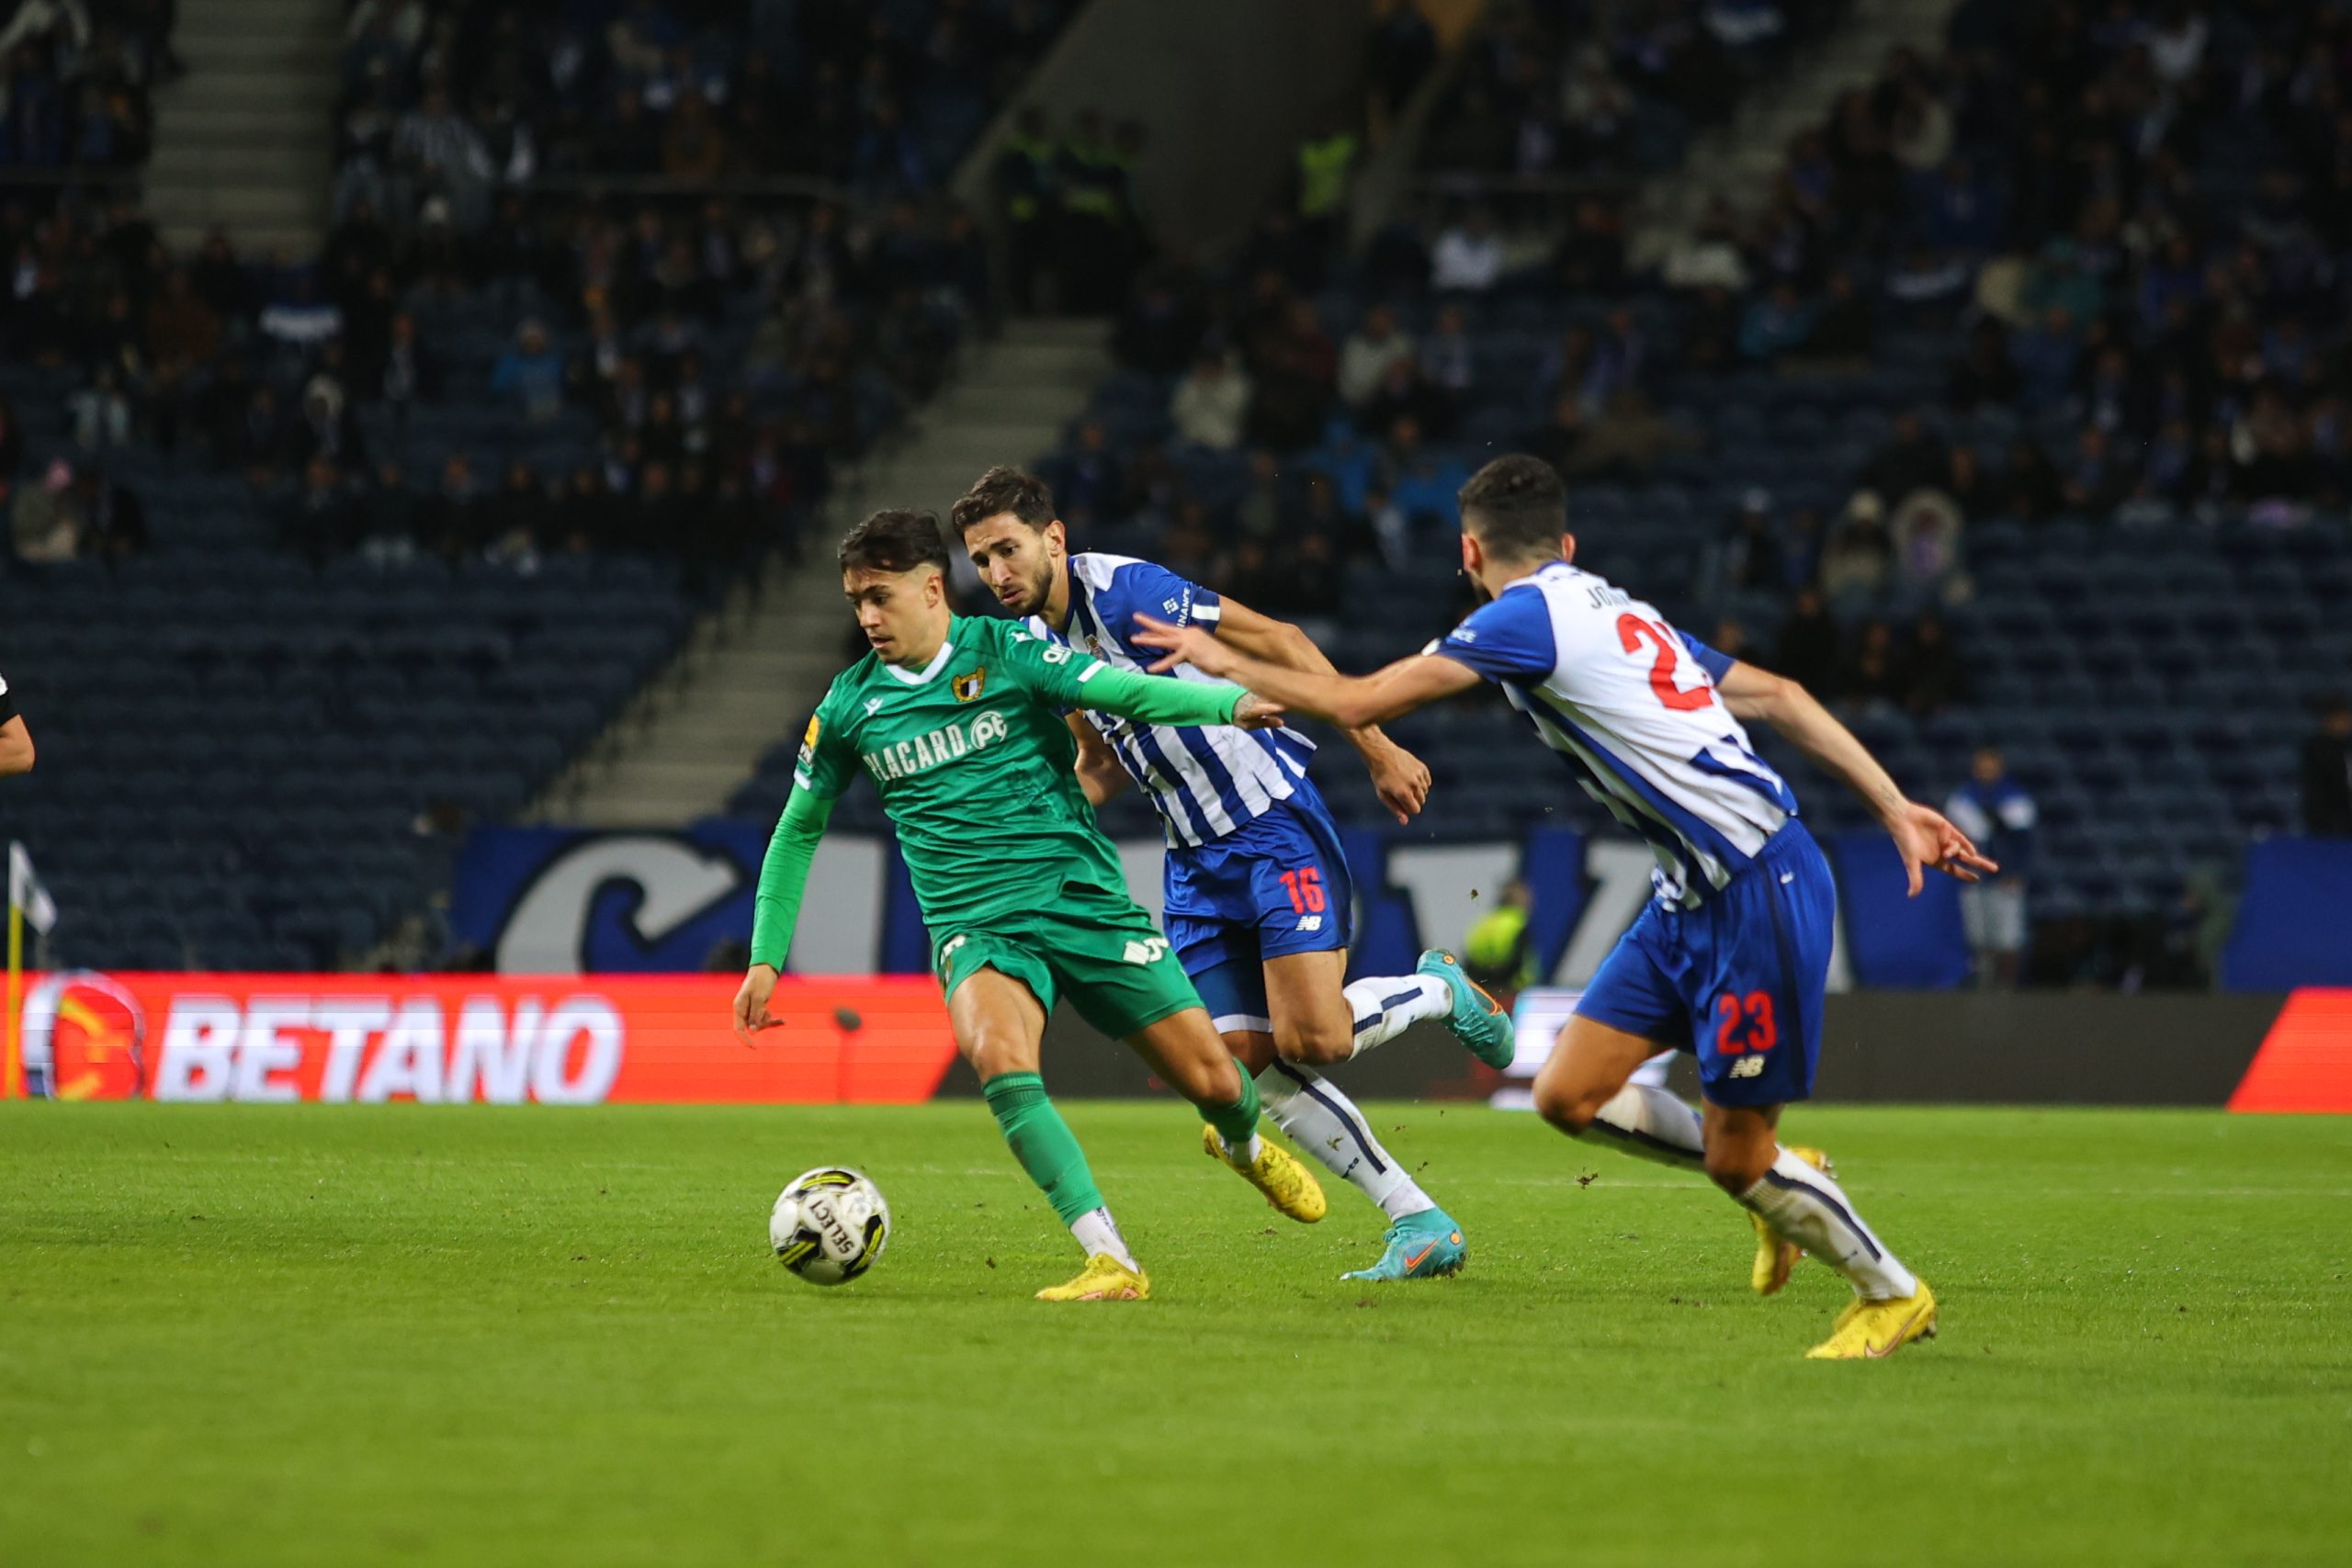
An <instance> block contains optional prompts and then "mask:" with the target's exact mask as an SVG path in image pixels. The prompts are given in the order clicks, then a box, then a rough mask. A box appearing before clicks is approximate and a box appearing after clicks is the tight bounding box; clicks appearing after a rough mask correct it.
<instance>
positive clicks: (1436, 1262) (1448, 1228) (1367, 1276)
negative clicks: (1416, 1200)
mask: <svg viewBox="0 0 2352 1568" xmlns="http://www.w3.org/2000/svg"><path fill="white" fill-rule="evenodd" d="M1469 1259H1470V1249H1469V1247H1465V1246H1464V1245H1463V1241H1462V1227H1461V1226H1460V1225H1457V1224H1454V1223H1453V1219H1452V1217H1451V1216H1449V1215H1448V1214H1447V1213H1446V1212H1445V1211H1444V1210H1443V1209H1424V1210H1422V1211H1421V1212H1420V1213H1418V1214H1408V1215H1406V1216H1405V1217H1404V1218H1403V1219H1401V1220H1398V1221H1397V1223H1396V1224H1393V1225H1390V1226H1389V1227H1388V1236H1387V1246H1386V1247H1385V1249H1383V1251H1382V1252H1381V1254H1380V1261H1379V1262H1377V1263H1375V1264H1374V1265H1373V1266H1372V1267H1371V1268H1369V1269H1352V1270H1351V1271H1350V1272H1348V1273H1345V1274H1342V1275H1340V1279H1342V1280H1435V1279H1438V1278H1440V1277H1442V1276H1443V1275H1447V1274H1459V1273H1461V1272H1462V1266H1463V1264H1464V1263H1466V1262H1468V1261H1469Z"/></svg>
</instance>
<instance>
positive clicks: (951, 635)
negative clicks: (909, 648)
mask: <svg viewBox="0 0 2352 1568" xmlns="http://www.w3.org/2000/svg"><path fill="white" fill-rule="evenodd" d="M955 657H956V632H955V628H954V627H952V626H951V627H949V628H948V633H947V637H946V639H945V640H944V641H943V642H942V643H941V644H940V645H939V651H938V652H937V653H934V654H933V655H932V656H931V662H930V663H928V664H926V665H924V666H923V667H922V669H921V670H918V671H914V672H912V673H909V672H908V671H904V670H901V669H899V667H898V666H897V665H895V664H892V663H891V662H889V661H888V660H884V661H883V664H882V668H883V669H885V670H888V671H889V672H890V673H891V674H893V675H896V676H897V677H898V678H899V680H901V681H903V682H906V683H907V684H908V685H910V686H920V685H922V684H923V683H925V682H928V681H929V680H930V679H931V678H932V677H933V675H936V674H938V673H939V672H940V671H942V670H944V669H945V668H947V661H948V660H951V659H953V658H955Z"/></svg>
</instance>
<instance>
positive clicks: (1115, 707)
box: [1065, 664, 1283, 729]
mask: <svg viewBox="0 0 2352 1568" xmlns="http://www.w3.org/2000/svg"><path fill="white" fill-rule="evenodd" d="M1065 700H1066V701H1068V702H1069V704H1070V705H1072V706H1075V707H1082V708H1095V709H1098V710H1100V711H1102V712H1103V713H1114V714H1117V715H1118V716H1120V717H1121V718H1132V719H1134V720H1135V721H1136V723H1138V724H1176V725H1200V724H1238V725H1239V726H1240V727H1241V728H1244V729H1279V728H1282V722H1283V721H1282V706H1281V705H1280V704H1278V703H1274V702H1270V701H1268V700H1266V698H1265V697H1263V696H1262V695H1258V694H1252V693H1250V692H1245V691H1243V690H1242V689H1241V688H1240V687H1239V686H1223V685H1218V686H1212V685H1209V684H1208V683H1206V682H1201V681H1155V680H1153V679H1152V678H1151V677H1150V676H1148V675H1145V674H1142V673H1140V672H1138V671H1133V670H1119V669H1114V667H1113V666H1111V665H1108V664H1095V665H1092V666H1091V667H1090V668H1089V669H1087V670H1085V671H1082V672H1080V674H1079V676H1078V677H1077V680H1076V682H1075V683H1074V685H1073V688H1072V690H1071V691H1070V692H1069V694H1067V696H1066V697H1065Z"/></svg>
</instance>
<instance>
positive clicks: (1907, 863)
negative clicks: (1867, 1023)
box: [1715, 662, 2001, 897]
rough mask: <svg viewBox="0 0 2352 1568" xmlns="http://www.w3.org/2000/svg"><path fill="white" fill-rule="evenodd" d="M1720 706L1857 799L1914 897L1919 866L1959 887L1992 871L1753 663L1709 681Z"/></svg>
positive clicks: (1813, 705)
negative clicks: (1768, 732)
mask: <svg viewBox="0 0 2352 1568" xmlns="http://www.w3.org/2000/svg"><path fill="white" fill-rule="evenodd" d="M1715 691H1716V694H1718V695H1720V696H1721V697H1722V698H1723V700H1724V706H1725V707H1727V708H1729V709H1730V710H1731V713H1732V716H1733V717H1734V718H1738V719H1750V718H1760V719H1762V720H1763V721H1764V722H1765V723H1767V724H1769V725H1770V726H1771V727H1772V728H1774V729H1777V730H1779V731H1780V732H1781V734H1782V735H1785V736H1787V737H1788V738H1789V740H1790V741H1791V742H1792V744H1793V745H1795V747H1796V749H1797V750H1800V751H1803V752H1804V754H1805V755H1806V756H1807V757H1809V758H1811V759H1812V760H1813V761H1814V762H1815V765H1816V766H1818V767H1819V768H1821V770H1822V771H1823V772H1825V773H1830V774H1832V775H1834V776H1835V777H1837V778H1838V780H1840V781H1841V782H1842V783H1844V784H1845V785H1846V787H1847V788H1849V789H1850V790H1852V791H1853V792H1854V793H1855V794H1856V795H1860V796H1861V797H1862V799H1863V801H1864V802H1865V803H1866V804H1868V805H1869V807H1870V808H1871V810H1872V811H1874V812H1876V813H1877V814H1878V819H1879V820H1880V821H1881V822H1883V823H1884V824H1885V826H1886V830H1887V831H1888V832H1889V833H1890V834H1892V835H1894V847H1895V849H1896V850H1897V851H1898V852H1900V853H1901V854H1902V856H1903V874H1904V876H1905V879H1906V880H1907V881H1908V882H1909V884H1910V889H1911V892H1912V894H1913V895H1914V896H1915V897H1916V896H1917V893H1918V892H1919V889H1920V888H1921V887H1922V886H1925V885H1926V884H1925V880H1924V879H1923V878H1922V876H1921V874H1920V868H1921V867H1922V866H1933V867H1935V868H1936V869H1937V870H1938V871H1940V872H1943V873H1945V874H1947V875H1951V876H1955V877H1958V878H1959V879H1960V880H1961V881H1962V882H1974V881H1975V880H1977V877H1978V875H1979V874H1981V873H1984V872H1988V871H1998V870H2000V869H2001V868H2000V867H1999V866H1997V865H1996V864H1994V863H1992V862H1991V861H1989V860H1987V859H1985V856H1984V855H1982V854H1980V853H1978V852H1977V849H1976V846H1975V844H1973V842H1971V841H1970V840H1969V837H1968V835H1967V834H1965V833H1963V832H1962V831H1961V830H1960V829H1957V828H1955V827H1953V826H1952V825H1951V823H1950V822H1948V821H1946V820H1945V819H1944V816H1943V814H1942V813H1941V812H1939V811H1937V810H1934V809H1932V808H1931V807H1925V806H1922V805H1920V804H1919V803H1918V802H1917V801H1916V800H1910V799H1907V798H1905V795H1904V794H1903V791H1902V790H1901V789H1900V788H1898V787H1897V786H1896V784H1895V783H1894V779H1892V778H1890V777H1889V776H1888V775H1887V772H1886V770H1885V769H1884V768H1882V767H1880V766H1879V764H1878V759H1877V758H1875V757H1873V756H1871V754H1870V750H1869V749H1868V748H1867V747H1865V746H1864V745H1863V744H1862V743H1861V742H1860V740H1857V739H1854V732H1853V731H1852V730H1850V729H1848V728H1846V727H1845V726H1844V725H1842V724H1840V723H1838V717H1837V716H1836V715H1835V714H1832V713H1831V712H1830V711H1829V710H1828V709H1827V708H1826V707H1823V706H1822V705H1821V704H1820V703H1819V702H1818V701H1817V700H1816V699H1815V697H1814V695H1813V694H1812V693H1810V692H1808V691H1806V690H1805V689H1804V687H1803V686H1801V685H1799V684H1797V682H1794V681H1790V680H1784V679H1782V678H1781V676H1778V675H1774V674H1772V673H1770V672H1769V671H1763V670H1758V669H1757V668H1756V666H1754V665H1752V664H1742V663H1738V662H1734V663H1733V665H1732V667H1731V668H1730V669H1728V670H1726V671H1724V672H1723V673H1722V674H1721V675H1720V676H1718V677H1717V678H1716V680H1715Z"/></svg>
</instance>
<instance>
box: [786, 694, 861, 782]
mask: <svg viewBox="0 0 2352 1568" xmlns="http://www.w3.org/2000/svg"><path fill="white" fill-rule="evenodd" d="M836 712H837V710H836V708H835V706H834V704H833V694H832V693H831V692H827V693H826V694H825V700H824V701H823V702H821V703H819V704H818V705H817V711H816V712H815V713H814V714H812V715H810V716H809V728H808V730H807V732H806V733H804V734H803V735H802V736H801V737H800V755H799V757H798V758H797V760H796V761H794V762H793V764H792V782H793V784H795V785H796V786H797V787H798V788H800V789H805V790H807V791H808V792H809V794H810V795H815V796H817V797H818V798H820V799H821V800H839V799H840V798H841V797H842V794H843V793H844V792H845V791H847V790H848V788H849V786H850V781H851V780H852V779H854V778H855V777H856V776H857V753H856V752H855V751H854V750H851V748H850V745H849V742H847V741H846V740H844V739H842V735H841V731H840V728H838V725H837V723H836V720H835V714H836Z"/></svg>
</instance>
